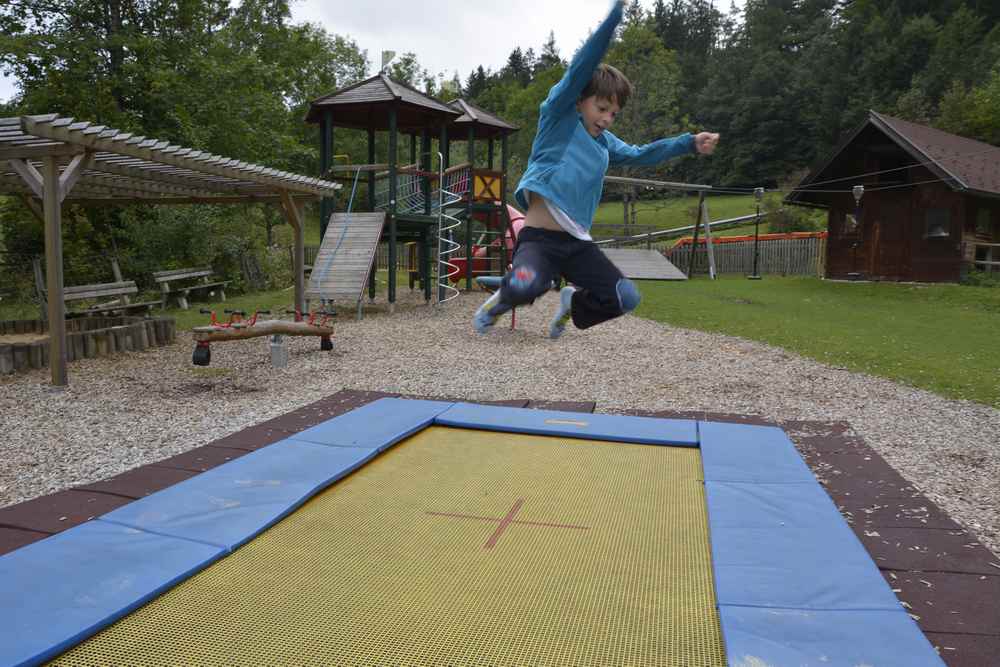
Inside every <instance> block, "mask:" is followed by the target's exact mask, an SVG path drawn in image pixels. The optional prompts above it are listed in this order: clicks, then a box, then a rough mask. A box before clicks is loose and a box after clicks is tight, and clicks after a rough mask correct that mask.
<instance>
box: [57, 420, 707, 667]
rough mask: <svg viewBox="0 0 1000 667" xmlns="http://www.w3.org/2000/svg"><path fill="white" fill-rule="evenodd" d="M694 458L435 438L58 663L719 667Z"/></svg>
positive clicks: (429, 433) (514, 440) (391, 456)
mask: <svg viewBox="0 0 1000 667" xmlns="http://www.w3.org/2000/svg"><path fill="white" fill-rule="evenodd" d="M714 600H715V595H714V591H713V587H712V573H711V566H710V557H709V545H708V530H707V520H706V511H705V497H704V487H703V484H702V482H701V461H700V454H699V452H698V450H697V449H696V448H692V447H662V446H649V445H632V444H622V443H607V442H600V441H592V440H589V441H588V440H575V439H572V438H557V437H550V436H530V435H519V434H510V433H495V432H489V431H478V430H468V429H456V428H444V427H430V428H428V429H426V430H424V431H421V432H420V433H418V434H417V435H415V436H413V437H410V438H409V439H407V440H405V441H403V442H401V443H399V444H398V445H396V446H395V447H393V448H391V449H390V450H388V451H387V452H385V453H384V454H382V455H380V456H379V457H377V458H376V459H375V460H373V461H372V462H371V463H369V464H368V465H366V466H364V467H362V468H360V469H359V470H357V471H356V472H354V473H353V474H351V475H350V476H348V477H346V478H345V479H343V480H341V481H340V482H338V483H336V484H334V485H333V486H331V487H330V488H329V489H327V490H325V491H324V492H322V493H320V494H319V495H317V496H316V497H314V498H313V499H312V500H310V501H309V502H307V503H306V504H305V505H303V506H302V507H301V508H300V509H299V510H297V511H296V512H294V513H293V514H291V515H290V516H289V517H287V518H286V519H285V520H283V521H282V522H280V523H279V524H277V525H275V526H274V527H272V528H271V529H269V530H268V531H266V532H265V533H263V534H262V535H260V536H259V537H257V538H256V539H254V540H253V541H251V542H250V543H248V544H247V545H245V546H243V547H241V548H240V549H238V550H237V551H236V552H234V553H233V554H231V555H230V556H228V557H226V558H224V559H223V560H221V561H219V562H218V563H216V564H214V565H212V566H211V567H209V568H208V569H206V570H204V571H202V572H201V573H199V574H197V575H195V576H194V577H192V578H191V579H189V580H187V581H186V582H184V583H182V584H180V585H178V586H177V587H176V588H174V589H172V590H171V591H169V592H167V593H165V594H164V595H162V596H161V597H159V598H158V599H156V600H154V601H152V602H150V603H149V604H148V605H146V606H145V607H143V608H141V609H139V610H137V611H135V612H134V613H132V614H131V615H129V616H127V617H125V618H123V619H121V620H120V621H118V622H117V623H116V624H115V625H112V626H110V627H109V628H107V629H105V630H104V631H102V632H101V633H99V634H98V635H96V636H95V637H93V638H91V639H90V640H88V641H86V642H84V643H83V644H81V645H79V646H77V647H76V648H74V649H72V650H70V651H69V652H67V653H65V654H63V655H62V656H60V657H59V658H58V659H57V660H55V661H54V663H53V664H58V665H100V666H102V667H103V666H105V665H132V666H136V667H140V666H142V665H163V664H169V665H574V666H575V665H601V666H608V665H678V666H684V667H692V666H695V665H724V664H725V658H724V651H723V646H722V637H721V632H720V629H719V621H718V614H717V613H716V611H715V604H714Z"/></svg>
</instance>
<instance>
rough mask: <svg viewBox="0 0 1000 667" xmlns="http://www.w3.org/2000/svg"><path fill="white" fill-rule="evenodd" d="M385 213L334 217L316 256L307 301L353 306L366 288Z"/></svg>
mask: <svg viewBox="0 0 1000 667" xmlns="http://www.w3.org/2000/svg"><path fill="white" fill-rule="evenodd" d="M384 224H385V213H383V212H377V213H334V214H333V215H331V216H330V222H329V223H328V224H327V227H326V235H325V236H324V237H323V243H322V245H321V246H320V248H319V252H318V253H317V254H316V260H315V261H314V262H313V265H312V273H311V274H310V276H309V287H308V288H306V299H307V300H319V299H323V300H326V301H332V302H339V303H342V304H351V305H354V304H356V303H358V302H359V301H360V300H361V297H362V294H363V293H364V290H365V287H367V286H368V274H369V272H370V271H371V268H372V263H373V261H374V259H375V250H376V248H378V241H379V238H381V236H382V226H383V225H384Z"/></svg>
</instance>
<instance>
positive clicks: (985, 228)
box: [976, 208, 993, 239]
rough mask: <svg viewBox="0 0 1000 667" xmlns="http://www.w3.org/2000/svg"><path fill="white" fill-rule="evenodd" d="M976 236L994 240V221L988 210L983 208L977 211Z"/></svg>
mask: <svg viewBox="0 0 1000 667" xmlns="http://www.w3.org/2000/svg"><path fill="white" fill-rule="evenodd" d="M976 236H982V237H985V238H988V239H991V238H993V220H992V219H991V216H990V210H989V209H988V208H981V209H979V210H978V211H976Z"/></svg>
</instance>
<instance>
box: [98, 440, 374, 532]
mask: <svg viewBox="0 0 1000 667" xmlns="http://www.w3.org/2000/svg"><path fill="white" fill-rule="evenodd" d="M377 454H378V452H377V451H375V450H372V449H361V448H357V447H329V446H327V445H318V444H315V443H311V442H297V441H294V440H291V439H286V440H282V441H280V442H276V443H274V444H273V445H270V446H268V447H264V448H262V449H258V450H257V451H255V452H251V453H250V454H247V455H246V456H241V457H240V458H238V459H234V460H232V461H230V462H228V463H226V464H225V465H223V466H219V467H218V468H213V469H211V470H208V471H207V472H204V473H202V474H200V475H197V476H195V477H191V478H190V479H186V480H184V481H183V482H180V483H179V484H175V485H174V486H171V487H168V488H166V489H163V490H162V491H159V492H157V493H154V494H153V495H151V496H147V497H145V498H142V499H140V500H137V501H135V502H133V503H129V504H128V505H125V506H123V507H119V508H118V509H116V510H114V511H112V512H109V513H108V514H105V515H104V516H103V517H101V519H102V520H105V521H113V522H115V523H119V524H122V525H125V526H131V527H134V528H139V529H142V530H148V531H151V532H155V533H161V534H163V535H170V536H173V537H182V538H185V539H189V540H197V541H199V542H205V543H208V544H213V545H216V546H219V547H222V548H223V549H226V550H232V549H235V548H237V547H238V546H240V545H241V544H243V543H245V542H248V541H249V540H250V539H252V538H253V537H255V536H257V535H258V534H259V533H261V532H262V531H264V530H265V529H267V528H268V527H270V526H271V525H273V524H274V523H276V522H278V521H279V520H280V519H282V518H283V517H285V516H286V515H288V514H290V513H291V512H292V511H294V510H295V509H296V508H298V507H299V506H300V505H301V504H302V503H304V502H305V501H306V500H308V499H309V498H310V497H311V496H312V495H314V494H315V493H317V492H318V491H320V490H321V489H323V488H325V487H326V486H328V485H330V484H331V483H333V482H335V481H336V480H338V479H340V478H341V477H344V476H345V475H347V474H348V473H350V472H352V471H353V470H355V469H356V468H358V467H359V466H361V465H362V464H364V463H366V462H367V461H368V460H369V459H371V458H373V457H375V456H376V455H377Z"/></svg>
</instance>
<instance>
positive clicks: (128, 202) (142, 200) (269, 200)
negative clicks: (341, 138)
mask: <svg viewBox="0 0 1000 667" xmlns="http://www.w3.org/2000/svg"><path fill="white" fill-rule="evenodd" d="M294 199H295V201H297V202H310V201H315V200H316V199H317V198H316V197H315V196H313V195H296V196H295V197H294ZM69 201H70V202H72V203H73V204H75V205H78V206H135V205H140V206H163V205H167V206H171V205H173V206H188V205H191V204H280V203H281V197H279V196H278V195H270V196H246V197H113V196H100V195H91V194H86V195H84V194H81V195H77V196H70V197H69Z"/></svg>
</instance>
